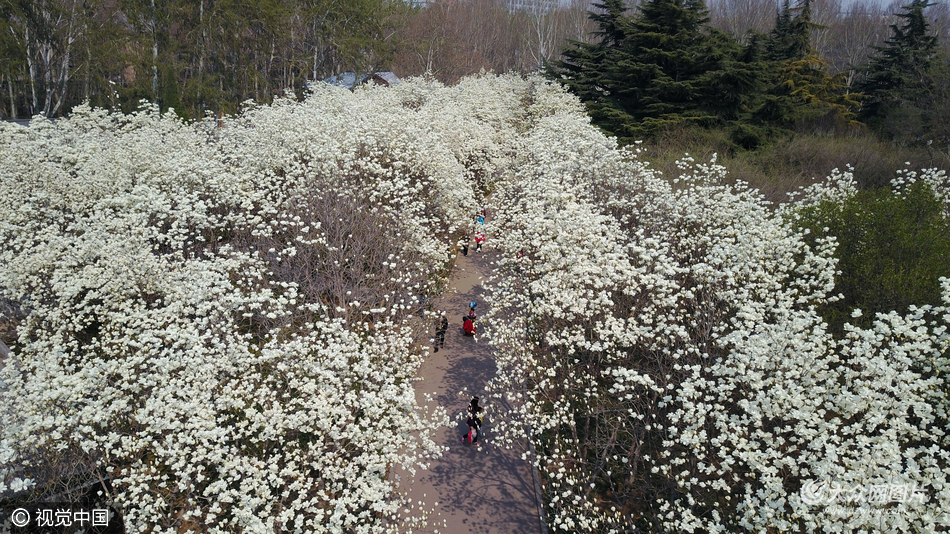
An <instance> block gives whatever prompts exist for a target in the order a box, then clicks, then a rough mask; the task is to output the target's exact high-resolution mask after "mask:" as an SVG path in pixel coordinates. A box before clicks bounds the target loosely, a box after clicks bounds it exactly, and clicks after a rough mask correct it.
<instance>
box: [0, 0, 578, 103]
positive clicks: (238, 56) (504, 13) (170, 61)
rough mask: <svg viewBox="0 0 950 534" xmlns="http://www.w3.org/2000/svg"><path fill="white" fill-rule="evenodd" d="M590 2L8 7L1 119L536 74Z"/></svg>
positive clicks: (208, 0)
mask: <svg viewBox="0 0 950 534" xmlns="http://www.w3.org/2000/svg"><path fill="white" fill-rule="evenodd" d="M586 9H587V4H578V5H577V6H575V7H571V8H563V9H558V10H555V11H551V12H547V11H544V10H541V9H540V8H539V9H537V10H534V11H532V10H527V11H518V12H512V11H510V10H508V8H507V7H506V4H504V3H502V2H499V1H497V0H471V1H468V0H435V1H433V2H429V3H426V4H420V3H417V2H413V1H411V0H409V1H403V0H197V1H195V0H4V1H2V2H0V116H2V118H5V119H7V118H23V117H30V116H32V115H33V114H40V113H43V114H45V115H47V116H49V117H54V116H61V115H64V114H66V113H68V112H69V110H70V109H71V108H72V107H73V106H75V105H77V104H79V103H81V102H83V101H86V100H88V101H90V102H91V104H93V105H94V106H102V107H106V108H110V109H116V108H121V109H123V110H125V111H130V110H132V109H135V108H137V107H138V106H139V102H140V101H141V100H147V101H149V102H153V103H156V104H158V105H159V106H160V107H161V108H162V109H168V108H174V109H175V110H176V111H177V112H178V113H179V114H180V115H182V116H185V117H200V116H202V115H203V114H205V113H206V112H209V111H210V112H215V113H218V112H224V113H231V112H234V111H236V110H237V109H238V107H239V106H240V104H241V102H243V101H245V100H248V99H251V100H254V101H257V102H269V101H271V100H272V99H273V98H274V97H275V96H278V95H284V94H289V93H295V94H297V95H298V96H300V95H301V94H302V92H303V91H304V90H305V88H306V84H307V83H308V81H311V80H321V79H325V78H327V77H329V76H332V75H335V74H339V73H341V72H346V71H354V72H358V73H368V72H372V71H378V70H392V71H394V72H395V73H396V74H397V75H398V76H401V77H406V76H410V75H418V74H423V73H425V72H427V71H428V72H430V73H432V74H433V75H434V76H436V77H437V78H439V79H441V80H443V81H446V82H454V81H456V80H458V79H459V78H460V77H462V76H464V75H466V74H470V73H473V72H479V71H480V70H486V71H489V70H494V71H496V72H505V71H520V72H527V71H533V70H536V69H537V68H538V65H540V64H541V62H542V61H543V60H544V59H546V58H549V57H551V56H552V54H556V53H557V51H558V49H559V48H560V47H561V46H562V45H563V44H564V42H565V41H564V39H565V36H567V37H571V38H575V39H584V38H585V36H586V35H587V34H588V25H589V21H588V20H587V16H586Z"/></svg>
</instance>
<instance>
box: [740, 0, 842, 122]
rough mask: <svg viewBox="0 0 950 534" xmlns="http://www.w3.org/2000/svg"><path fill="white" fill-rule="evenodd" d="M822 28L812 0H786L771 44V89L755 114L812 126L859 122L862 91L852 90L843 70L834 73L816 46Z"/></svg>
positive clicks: (768, 56) (768, 53)
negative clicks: (794, 1)
mask: <svg viewBox="0 0 950 534" xmlns="http://www.w3.org/2000/svg"><path fill="white" fill-rule="evenodd" d="M793 15H794V16H793ZM816 28H820V26H819V25H817V24H815V23H814V22H813V21H812V19H811V2H810V0H803V1H802V2H801V4H800V5H799V6H797V7H795V8H791V7H790V6H789V2H788V0H786V1H785V3H784V5H783V8H782V10H781V11H780V12H779V14H778V15H777V17H776V21H775V29H773V30H772V32H771V33H770V34H769V37H768V39H767V41H766V44H765V57H766V59H767V60H768V62H769V65H770V68H769V72H771V73H772V74H771V80H769V81H768V82H767V83H768V85H769V86H770V89H769V90H768V91H767V92H766V94H765V95H764V97H763V98H762V100H761V104H760V105H759V107H758V109H757V110H756V112H755V114H754V116H755V118H756V119H757V120H758V121H761V122H763V123H766V124H772V125H776V126H780V127H794V126H804V127H808V128H811V127H813V126H815V124H816V122H818V121H823V120H826V119H830V122H831V123H832V125H839V124H842V123H843V124H853V123H854V122H855V117H856V116H855V114H854V111H853V110H854V109H856V108H857V106H858V99H859V98H860V95H857V94H851V93H849V91H848V88H847V84H846V80H845V78H844V75H843V74H838V75H834V76H832V75H830V74H829V73H828V62H827V61H825V60H823V59H822V58H821V57H819V55H818V52H817V51H816V50H815V49H814V48H813V47H812V46H811V31H812V30H813V29H816Z"/></svg>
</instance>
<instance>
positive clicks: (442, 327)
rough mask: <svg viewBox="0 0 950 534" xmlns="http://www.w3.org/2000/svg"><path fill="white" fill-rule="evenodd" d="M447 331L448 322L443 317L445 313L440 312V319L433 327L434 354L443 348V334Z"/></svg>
mask: <svg viewBox="0 0 950 534" xmlns="http://www.w3.org/2000/svg"><path fill="white" fill-rule="evenodd" d="M448 330H449V320H448V319H447V318H446V317H445V312H442V317H441V318H439V320H438V321H437V322H436V326H435V352H439V348H445V333H446V332H447V331H448Z"/></svg>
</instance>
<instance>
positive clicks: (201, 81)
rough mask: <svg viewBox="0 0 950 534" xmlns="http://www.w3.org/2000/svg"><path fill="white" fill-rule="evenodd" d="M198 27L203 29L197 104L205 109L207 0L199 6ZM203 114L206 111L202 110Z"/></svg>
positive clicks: (203, 0) (199, 48) (199, 54)
mask: <svg viewBox="0 0 950 534" xmlns="http://www.w3.org/2000/svg"><path fill="white" fill-rule="evenodd" d="M198 26H199V27H200V28H201V41H200V42H199V43H198V95H197V97H198V98H197V104H198V105H200V106H201V107H202V108H204V106H205V104H204V94H203V93H204V81H205V78H204V73H205V44H206V43H207V42H208V30H207V28H205V0H201V2H200V3H199V4H198ZM201 111H202V113H203V112H204V109H202V110H201Z"/></svg>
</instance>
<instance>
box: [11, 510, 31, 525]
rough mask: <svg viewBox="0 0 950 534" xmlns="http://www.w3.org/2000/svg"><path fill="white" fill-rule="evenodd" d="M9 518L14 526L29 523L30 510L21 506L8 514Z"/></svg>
mask: <svg viewBox="0 0 950 534" xmlns="http://www.w3.org/2000/svg"><path fill="white" fill-rule="evenodd" d="M10 520H11V521H13V526H15V527H25V526H27V525H28V524H29V523H30V512H27V511H26V510H25V509H23V508H17V509H16V510H14V511H13V514H11V515H10Z"/></svg>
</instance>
